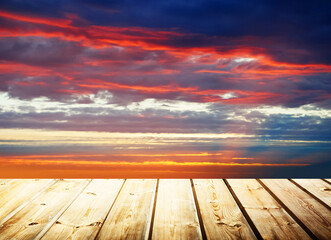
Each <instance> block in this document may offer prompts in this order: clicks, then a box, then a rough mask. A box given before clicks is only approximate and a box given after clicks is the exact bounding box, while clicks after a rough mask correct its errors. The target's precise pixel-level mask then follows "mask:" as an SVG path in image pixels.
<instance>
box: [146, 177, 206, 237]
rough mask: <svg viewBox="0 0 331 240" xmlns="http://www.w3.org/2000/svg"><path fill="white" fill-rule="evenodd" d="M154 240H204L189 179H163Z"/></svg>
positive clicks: (155, 221) (159, 189) (158, 197)
mask: <svg viewBox="0 0 331 240" xmlns="http://www.w3.org/2000/svg"><path fill="white" fill-rule="evenodd" d="M152 233H153V235H152V239H158V240H162V239H165V240H168V239H202V234H201V230H200V226H199V219H198V215H197V212H196V207H195V203H194V197H193V192H192V187H191V182H190V180H189V179H161V180H160V182H159V188H158V195H157V201H156V208H155V218H154V227H153V232H152Z"/></svg>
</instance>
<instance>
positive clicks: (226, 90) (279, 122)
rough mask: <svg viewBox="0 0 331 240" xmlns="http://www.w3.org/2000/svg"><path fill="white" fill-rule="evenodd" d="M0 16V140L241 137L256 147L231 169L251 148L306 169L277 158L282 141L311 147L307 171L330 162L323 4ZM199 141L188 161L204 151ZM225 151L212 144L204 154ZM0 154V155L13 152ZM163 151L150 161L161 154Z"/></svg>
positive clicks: (59, 10) (31, 9) (77, 9)
mask: <svg viewBox="0 0 331 240" xmlns="http://www.w3.org/2000/svg"><path fill="white" fill-rule="evenodd" d="M0 6H1V10H0V101H1V103H0V106H1V108H0V127H1V128H2V129H9V130H11V129H44V130H47V131H81V132H89V131H93V132H104V133H111V132H121V133H172V134H221V135H220V136H222V134H230V135H231V134H232V135H231V136H232V141H234V142H238V143H241V142H242V139H241V137H239V136H242V135H245V136H251V137H250V138H249V139H252V142H254V146H250V147H248V146H246V144H244V145H243V147H240V148H238V149H236V151H238V150H240V152H245V154H243V155H240V156H237V157H238V159H234V160H235V161H234V163H238V162H239V161H238V160H239V158H247V157H248V158H249V157H252V156H253V157H255V155H257V149H260V150H261V149H263V150H261V151H263V152H264V154H262V155H263V157H259V158H258V159H259V163H262V162H263V161H264V160H265V159H266V158H267V154H266V153H271V152H275V153H277V151H278V150H277V151H276V150H275V151H271V152H270V149H269V147H268V146H267V145H268V144H267V145H265V144H264V143H265V142H268V143H272V146H278V147H281V148H282V150H280V151H284V152H286V154H284V155H282V154H276V155H275V156H277V157H275V158H274V159H272V160H270V161H269V163H270V164H273V163H274V164H278V163H277V162H278V161H284V160H285V159H301V160H302V159H305V158H302V156H300V155H301V153H300V152H299V151H302V152H305V151H303V149H301V148H300V149H299V150H298V149H296V147H294V146H291V145H289V146H287V147H284V146H283V145H284V143H286V141H291V142H292V143H294V142H295V143H296V144H299V145H300V144H301V143H304V144H305V145H307V146H310V152H308V156H310V161H308V162H309V164H311V163H314V162H315V163H316V162H323V161H325V162H328V161H330V157H329V156H330V150H326V149H327V148H325V146H329V141H330V140H331V139H330V136H331V127H330V126H331V124H330V123H331V122H330V121H331V110H330V106H331V104H330V96H331V91H330V90H331V81H330V72H331V59H330V56H331V53H330V50H329V47H328V45H329V39H330V36H331V27H330V26H331V24H330V19H331V18H330V17H329V11H328V9H330V7H331V6H330V3H329V2H327V1H317V2H316V1H315V2H314V3H312V2H311V1H301V2H300V4H298V3H297V2H295V1H268V2H267V3H261V2H260V1H253V2H249V3H248V2H247V1H231V2H229V1H198V0H195V1H189V2H184V1H157V2H149V3H146V2H145V1H88V0H85V1H37V2H21V1H2V2H1V4H0ZM0 140H1V141H3V142H4V144H9V143H8V142H7V140H6V138H4V137H2V138H1V139H0ZM12 140H14V139H12ZM12 140H11V141H12ZM200 140H201V142H199V141H198V142H197V143H196V145H194V150H195V151H193V152H194V154H196V152H204V151H205V149H204V143H203V141H204V140H203V139H200ZM26 141H28V140H27V139H26ZM29 141H31V139H30V140H29ZM159 141H161V140H159ZM180 141H181V140H180ZM161 142H162V141H161ZM20 144H22V146H21V147H22V148H21V150H22V149H25V151H27V152H29V151H30V150H31V149H30V150H27V149H29V147H27V146H25V145H24V144H25V143H23V142H21V143H20ZM39 144H40V143H39ZM63 144H64V143H63ZM183 144H184V145H185V147H184V148H183V149H185V150H183V151H184V152H185V151H186V152H191V150H192V149H191V148H190V147H188V146H187V145H186V144H187V142H184V143H183ZM224 144H225V143H224V142H220V143H218V141H216V140H213V143H212V144H211V146H213V147H211V148H210V149H209V150H208V151H212V152H213V151H214V150H213V149H215V148H217V150H219V149H223V150H224V149H225V145H224ZM49 145H50V146H52V143H49ZM4 146H5V147H3V148H2V150H3V151H4V152H7V150H8V151H9V152H11V151H12V150H11V149H12V147H14V148H13V149H15V151H19V149H20V145H19V144H18V143H17V144H16V143H15V144H14V145H11V144H9V145H4ZM29 146H30V147H32V146H31V145H29ZM36 146H37V145H36ZM87 146H88V144H87ZM226 146H227V147H228V145H227V144H226ZM7 147H8V148H7ZM117 147H118V146H117ZM131 147H132V146H131ZM173 147H174V146H171V147H169V149H167V150H165V149H163V150H162V149H158V150H157V151H159V154H170V153H169V152H171V151H175V150H176V148H173ZM125 148H126V149H129V148H130V146H129V145H127V146H125ZM283 148H284V149H285V150H284V149H283ZM295 149H296V150H295ZM329 149H330V148H329ZM232 150H233V149H232ZM232 150H231V151H232ZM22 151H23V150H22ZM94 151H96V150H94ZM157 151H156V152H157ZM23 152H24V151H23ZM37 152H38V151H37ZM305 153H306V152H305ZM38 154H40V153H38ZM59 154H61V153H60V152H59ZM112 154H113V153H111V154H110V155H109V156H113V155H112ZM153 154H155V153H153ZM184 154H185V153H184ZM247 155H249V156H247ZM107 156H108V155H107ZM325 156H326V157H325ZM308 158H309V157H308ZM218 159H219V162H220V163H224V161H225V160H224V159H222V158H218ZM263 159H264V160H263ZM103 160H104V159H103ZM301 160H300V161H301ZM173 161H175V162H176V160H173ZM289 161H291V160H289ZM297 161H298V164H300V163H302V164H305V161H306V160H302V161H301V162H300V161H299V160H297ZM36 162H38V161H36ZM179 162H180V161H179ZM181 162H183V161H181ZM284 163H286V161H285V162H284ZM296 164H297V163H296Z"/></svg>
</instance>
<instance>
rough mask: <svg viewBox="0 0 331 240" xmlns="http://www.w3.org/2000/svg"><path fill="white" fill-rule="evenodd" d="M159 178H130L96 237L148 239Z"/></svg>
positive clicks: (100, 238)
mask: <svg viewBox="0 0 331 240" xmlns="http://www.w3.org/2000/svg"><path fill="white" fill-rule="evenodd" d="M156 183H157V180H155V179H128V180H126V182H125V183H124V186H123V188H122V190H121V192H120V193H119V195H118V197H117V199H116V202H115V204H114V205H113V207H112V209H111V211H110V213H109V215H108V217H107V219H106V220H105V222H104V224H103V226H102V228H101V231H100V232H99V234H98V236H97V238H96V239H99V240H105V239H132V240H133V239H147V238H148V233H149V227H150V224H151V218H152V210H153V202H154V196H155V189H156Z"/></svg>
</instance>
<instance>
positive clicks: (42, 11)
mask: <svg viewBox="0 0 331 240" xmlns="http://www.w3.org/2000/svg"><path fill="white" fill-rule="evenodd" d="M1 7H2V8H3V9H5V10H8V11H15V12H19V13H23V14H30V15H35V16H52V17H58V18H63V17H65V16H67V15H66V14H68V13H74V14H76V15H77V16H79V17H81V18H83V19H87V20H88V21H89V23H90V24H94V25H105V26H107V25H109V24H111V25H113V26H122V27H130V26H138V27H149V28H156V29H178V30H179V31H181V32H185V33H191V34H195V35H191V36H190V37H183V38H175V39H172V40H170V41H169V43H168V44H170V45H175V46H178V47H180V46H181V47H185V46H206V45H208V44H214V42H216V41H220V39H219V38H218V39H217V38H216V39H215V40H214V41H213V38H212V37H228V38H231V37H235V38H240V37H246V36H255V37H256V38H257V39H258V41H256V40H255V41H253V42H258V45H259V46H261V45H262V46H263V45H266V46H265V47H266V49H267V51H268V53H269V54H271V55H272V56H273V57H274V58H275V59H276V60H278V61H287V62H301V63H313V62H314V63H331V58H330V56H331V54H330V51H329V47H328V45H329V41H330V36H331V20H330V19H331V17H330V11H329V9H330V7H331V3H330V1H326V0H318V1H314V2H311V1H307V0H305V1H300V2H298V1H293V0H292V1H259V0H254V1H243V0H236V1H214V0H211V1H204V0H195V1H169V0H163V1H133V0H126V1H99V0H98V1H95V0H92V1H90V0H84V1H29V2H27V1H2V2H1ZM76 20H77V18H76ZM74 21H75V20H74ZM203 35H208V36H210V37H203ZM266 38H272V39H274V40H273V41H272V42H269V43H271V44H272V45H271V46H270V45H269V46H268V44H263V41H265V40H264V39H266ZM172 41H173V42H172ZM223 45H224V43H223Z"/></svg>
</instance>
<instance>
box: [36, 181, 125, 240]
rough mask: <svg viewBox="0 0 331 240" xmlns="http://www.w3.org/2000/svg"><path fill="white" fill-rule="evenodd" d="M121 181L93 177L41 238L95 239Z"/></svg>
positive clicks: (61, 239) (63, 239) (60, 239)
mask: <svg viewBox="0 0 331 240" xmlns="http://www.w3.org/2000/svg"><path fill="white" fill-rule="evenodd" d="M123 182H124V180H122V179H108V180H107V179H94V180H93V181H92V182H91V183H90V184H89V185H88V186H87V188H86V189H85V190H84V191H83V192H82V193H81V194H80V196H79V197H78V198H77V199H76V200H75V201H74V202H73V203H72V204H71V205H70V207H69V208H68V209H67V210H66V211H65V213H64V214H63V215H62V216H61V217H60V218H59V219H58V220H57V221H56V223H55V224H54V225H53V226H52V227H51V228H50V230H49V231H48V232H47V233H46V234H45V235H44V237H43V238H42V239H43V240H46V239H50V240H53V239H54V240H55V239H57V240H65V239H70V240H74V239H76V240H78V239H91V240H92V239H94V238H95V236H96V235H97V233H98V231H99V229H100V227H101V225H102V223H103V221H104V219H105V218H106V215H107V213H108V211H109V209H110V207H111V206H112V204H113V202H114V200H115V198H116V196H117V194H118V192H119V190H120V189H121V186H122V184H123Z"/></svg>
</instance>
